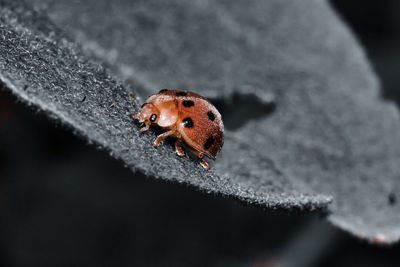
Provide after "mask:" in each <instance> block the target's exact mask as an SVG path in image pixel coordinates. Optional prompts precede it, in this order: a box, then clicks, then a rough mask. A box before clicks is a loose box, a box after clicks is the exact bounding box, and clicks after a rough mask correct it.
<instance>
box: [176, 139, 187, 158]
mask: <svg viewBox="0 0 400 267" xmlns="http://www.w3.org/2000/svg"><path fill="white" fill-rule="evenodd" d="M175 151H176V154H178V156H180V157H183V156H185V152H183V149H182V147H181V140H179V139H176V142H175Z"/></svg>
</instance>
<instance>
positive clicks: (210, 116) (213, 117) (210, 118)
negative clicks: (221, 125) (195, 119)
mask: <svg viewBox="0 0 400 267" xmlns="http://www.w3.org/2000/svg"><path fill="white" fill-rule="evenodd" d="M207 116H208V119H209V120H210V121H214V120H215V115H214V113H212V111H211V110H209V111H207Z"/></svg>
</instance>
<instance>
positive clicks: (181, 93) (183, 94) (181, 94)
mask: <svg viewBox="0 0 400 267" xmlns="http://www.w3.org/2000/svg"><path fill="white" fill-rule="evenodd" d="M175 95H176V96H186V95H187V94H186V93H185V92H176V93H175Z"/></svg>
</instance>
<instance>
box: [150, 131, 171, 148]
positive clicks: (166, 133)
mask: <svg viewBox="0 0 400 267" xmlns="http://www.w3.org/2000/svg"><path fill="white" fill-rule="evenodd" d="M174 133H175V131H172V130H171V131H167V132H165V133H162V134H160V135H159V136H158V137H157V139H156V141H154V146H155V147H158V145H159V144H160V142H161V141H162V140H164V139H165V138H166V137H168V136H171V135H173V134H174Z"/></svg>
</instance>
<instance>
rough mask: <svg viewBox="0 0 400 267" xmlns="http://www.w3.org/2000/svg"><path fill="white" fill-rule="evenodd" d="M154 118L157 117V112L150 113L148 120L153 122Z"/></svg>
mask: <svg viewBox="0 0 400 267" xmlns="http://www.w3.org/2000/svg"><path fill="white" fill-rule="evenodd" d="M156 119H157V114H151V116H150V121H151V122H155V120H156Z"/></svg>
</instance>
